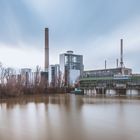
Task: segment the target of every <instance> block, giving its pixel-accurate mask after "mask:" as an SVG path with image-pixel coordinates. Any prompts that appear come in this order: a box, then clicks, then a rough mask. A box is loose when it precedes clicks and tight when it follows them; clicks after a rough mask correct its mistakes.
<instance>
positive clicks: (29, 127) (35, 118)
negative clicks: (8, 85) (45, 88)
mask: <svg viewBox="0 0 140 140" xmlns="http://www.w3.org/2000/svg"><path fill="white" fill-rule="evenodd" d="M0 140H140V100H139V99H131V98H108V97H107V98H105V97H88V96H75V95H49V96H44V97H42V98H41V97H36V98H33V97H30V98H27V99H25V98H24V99H20V100H19V99H18V100H14V99H12V100H7V101H2V102H1V103H0Z"/></svg>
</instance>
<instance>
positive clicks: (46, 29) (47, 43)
mask: <svg viewBox="0 0 140 140" xmlns="http://www.w3.org/2000/svg"><path fill="white" fill-rule="evenodd" d="M48 69H49V29H48V28H45V71H46V72H48Z"/></svg>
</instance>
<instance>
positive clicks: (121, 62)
mask: <svg viewBox="0 0 140 140" xmlns="http://www.w3.org/2000/svg"><path fill="white" fill-rule="evenodd" d="M120 43H121V44H120V45H121V54H120V67H121V68H123V67H124V63H123V39H121V42H120Z"/></svg>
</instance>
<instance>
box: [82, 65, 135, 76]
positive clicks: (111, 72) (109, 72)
mask: <svg viewBox="0 0 140 140" xmlns="http://www.w3.org/2000/svg"><path fill="white" fill-rule="evenodd" d="M131 74H132V69H130V68H121V67H118V68H112V69H111V68H110V69H101V70H89V71H84V72H83V75H82V76H83V77H113V76H115V75H131Z"/></svg>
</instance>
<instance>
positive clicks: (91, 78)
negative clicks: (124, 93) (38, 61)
mask: <svg viewBox="0 0 140 140" xmlns="http://www.w3.org/2000/svg"><path fill="white" fill-rule="evenodd" d="M48 32H49V30H48V28H45V72H47V74H48V81H49V85H50V86H54V87H56V86H74V85H75V83H79V86H80V89H82V90H84V92H85V94H87V93H97V91H98V92H100V93H106V92H107V91H108V90H115V91H117V90H127V89H128V90H130V89H138V90H139V89H140V75H139V74H133V72H132V69H131V68H127V67H125V65H124V61H123V39H121V40H120V63H119V62H118V59H117V62H116V68H110V69H109V68H106V61H105V68H104V69H100V70H90V71H84V64H83V56H82V55H77V54H74V52H73V51H67V52H66V53H63V54H60V57H59V62H60V63H59V64H56V65H50V66H49V39H48V37H49V33H48Z"/></svg>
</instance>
